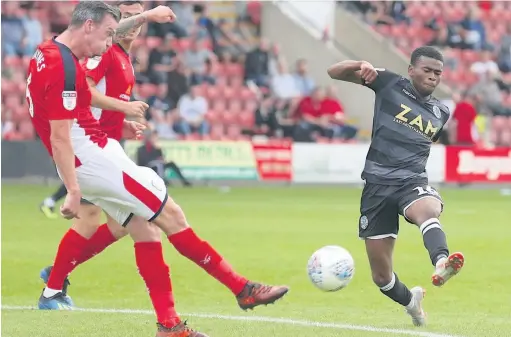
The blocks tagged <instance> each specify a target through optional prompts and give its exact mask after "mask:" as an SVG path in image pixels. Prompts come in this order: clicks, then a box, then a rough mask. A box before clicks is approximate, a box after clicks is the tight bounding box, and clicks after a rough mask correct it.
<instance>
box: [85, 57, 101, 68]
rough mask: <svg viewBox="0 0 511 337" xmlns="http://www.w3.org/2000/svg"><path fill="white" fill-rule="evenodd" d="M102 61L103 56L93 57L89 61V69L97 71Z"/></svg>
mask: <svg viewBox="0 0 511 337" xmlns="http://www.w3.org/2000/svg"><path fill="white" fill-rule="evenodd" d="M100 61H101V56H96V57H91V58H90V59H88V60H87V69H89V70H93V69H95V68H96V67H97V66H98V64H99V62H100Z"/></svg>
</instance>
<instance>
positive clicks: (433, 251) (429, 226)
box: [405, 188, 465, 287]
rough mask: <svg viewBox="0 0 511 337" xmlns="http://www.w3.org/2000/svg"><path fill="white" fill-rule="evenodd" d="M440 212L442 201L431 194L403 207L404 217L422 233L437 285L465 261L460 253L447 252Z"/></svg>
mask: <svg viewBox="0 0 511 337" xmlns="http://www.w3.org/2000/svg"><path fill="white" fill-rule="evenodd" d="M430 189H431V188H430ZM433 193H435V191H434V190H433ZM441 213H442V203H441V201H440V200H439V199H437V197H433V196H432V197H425V198H422V199H419V200H417V201H415V202H413V203H412V204H411V205H410V206H409V207H406V208H405V216H406V218H407V219H409V220H410V221H411V222H413V223H414V224H417V226H419V229H420V231H421V233H422V237H423V240H424V247H426V249H427V250H428V252H429V257H430V259H431V263H432V264H433V266H434V267H435V271H434V272H433V275H432V277H431V280H432V283H433V285H435V286H437V287H440V286H442V285H444V284H445V283H446V282H447V281H448V280H449V279H450V278H452V277H453V276H454V275H456V274H458V273H459V272H460V270H461V268H462V267H463V265H464V263H465V257H464V256H463V254H462V253H460V252H456V253H453V254H449V248H448V246H447V238H446V236H445V233H444V231H443V230H442V225H441V224H440V220H439V219H438V218H439V217H440V214H441Z"/></svg>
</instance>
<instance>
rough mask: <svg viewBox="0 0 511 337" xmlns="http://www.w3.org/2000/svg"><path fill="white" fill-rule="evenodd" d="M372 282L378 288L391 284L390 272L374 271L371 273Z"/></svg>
mask: <svg viewBox="0 0 511 337" xmlns="http://www.w3.org/2000/svg"><path fill="white" fill-rule="evenodd" d="M372 276H373V282H374V284H376V285H377V286H378V288H382V287H385V286H386V285H387V284H389V283H390V282H392V271H389V270H385V271H384V270H374V271H373V272H372Z"/></svg>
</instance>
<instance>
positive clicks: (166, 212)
mask: <svg viewBox="0 0 511 337" xmlns="http://www.w3.org/2000/svg"><path fill="white" fill-rule="evenodd" d="M153 223H154V224H155V225H157V226H158V227H159V228H161V230H163V232H164V233H165V234H166V235H167V236H168V235H172V234H175V233H178V232H180V231H182V230H183V229H185V228H187V227H188V222H187V221H186V217H185V214H184V212H183V210H182V209H181V207H180V206H179V205H178V204H176V203H175V202H174V201H173V200H171V199H170V198H169V199H168V200H167V203H166V204H165V206H164V207H163V210H162V212H161V213H160V215H158V217H157V218H156V219H154V221H153Z"/></svg>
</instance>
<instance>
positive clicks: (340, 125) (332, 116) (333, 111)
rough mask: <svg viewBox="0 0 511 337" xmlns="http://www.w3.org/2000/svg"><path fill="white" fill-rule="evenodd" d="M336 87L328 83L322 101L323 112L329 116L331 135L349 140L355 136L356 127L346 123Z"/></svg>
mask: <svg viewBox="0 0 511 337" xmlns="http://www.w3.org/2000/svg"><path fill="white" fill-rule="evenodd" d="M336 91H337V90H336V88H335V86H333V85H330V86H328V87H327V89H326V97H325V99H324V100H323V102H322V105H323V114H325V115H327V116H329V117H328V118H329V119H328V121H329V123H330V126H329V128H330V129H332V131H333V137H335V138H339V139H343V140H350V139H353V138H355V136H356V135H357V132H358V129H357V128H356V127H354V126H351V125H349V124H347V123H346V118H345V115H344V109H343V107H342V105H341V102H340V101H339V99H338V98H337V93H336Z"/></svg>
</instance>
